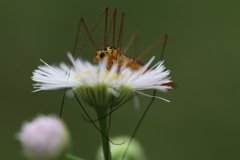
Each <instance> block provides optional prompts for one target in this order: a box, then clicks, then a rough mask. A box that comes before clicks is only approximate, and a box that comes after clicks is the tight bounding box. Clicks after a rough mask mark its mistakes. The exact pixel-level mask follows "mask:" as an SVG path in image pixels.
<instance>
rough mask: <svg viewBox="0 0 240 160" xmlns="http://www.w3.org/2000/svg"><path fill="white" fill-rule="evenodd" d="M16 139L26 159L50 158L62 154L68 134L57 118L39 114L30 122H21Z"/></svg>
mask: <svg viewBox="0 0 240 160" xmlns="http://www.w3.org/2000/svg"><path fill="white" fill-rule="evenodd" d="M17 139H18V140H19V141H20V142H21V145H22V148H23V151H24V154H25V156H26V157H27V158H28V159H31V160H49V159H51V160H52V159H58V158H59V156H60V155H61V154H63V152H64V151H65V150H66V148H67V147H68V144H69V140H70V136H69V133H68V130H67V128H66V127H65V124H64V123H63V122H62V121H61V120H60V119H59V118H57V117H56V116H53V115H50V116H44V115H40V116H38V117H36V118H35V119H34V120H33V121H32V122H27V123H24V124H23V126H22V128H21V131H20V132H19V133H18V134H17Z"/></svg>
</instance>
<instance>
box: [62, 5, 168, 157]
mask: <svg viewBox="0 0 240 160" xmlns="http://www.w3.org/2000/svg"><path fill="white" fill-rule="evenodd" d="M116 13H117V10H116V9H114V11H113V15H112V19H111V22H110V24H108V8H107V7H106V8H105V9H104V10H103V12H102V13H101V15H100V16H99V18H98V20H97V21H96V23H95V25H94V27H93V28H92V30H91V31H89V30H88V27H87V26H86V24H85V21H84V20H83V18H81V19H80V21H79V25H78V29H77V36H76V40H75V44H74V49H73V52H72V53H74V52H75V50H76V46H77V43H78V37H79V36H78V35H79V31H80V26H81V25H83V27H84V29H85V31H86V33H87V36H88V37H87V39H86V41H85V42H84V43H83V45H82V47H81V48H80V50H79V52H78V53H77V55H76V56H75V59H76V58H77V57H78V56H79V55H80V54H81V52H82V50H83V49H84V47H85V46H86V44H87V43H88V41H91V43H92V44H93V47H94V49H95V54H96V55H95V57H94V59H93V61H94V62H98V61H101V60H103V59H104V58H105V57H108V60H107V69H109V70H110V69H111V68H112V66H113V64H114V63H117V64H118V66H119V70H120V69H121V67H122V66H123V64H126V66H127V67H129V68H131V69H132V70H138V69H140V68H142V67H143V66H144V64H142V63H140V62H139V59H140V58H142V57H143V56H144V55H145V54H147V53H148V52H149V51H150V50H151V49H153V48H154V47H155V46H156V45H158V44H159V43H160V42H162V41H163V47H162V51H161V56H160V60H162V59H163V53H164V49H165V46H166V41H167V37H168V35H167V34H165V35H163V36H162V37H161V38H159V39H158V40H157V41H156V42H155V43H153V44H152V45H151V46H150V47H149V48H148V49H146V50H145V51H144V52H143V53H142V54H141V55H140V56H138V57H137V58H135V59H134V58H131V57H130V56H128V55H127V54H126V52H127V50H128V48H129V46H130V45H131V43H132V41H133V40H134V39H135V38H136V36H137V35H138V33H136V32H135V33H134V34H133V36H132V37H131V38H130V40H129V42H128V44H127V47H126V48H125V49H123V50H121V49H120V48H121V47H120V45H121V42H122V32H123V23H124V17H125V14H124V13H123V14H122V16H121V21H120V27H119V28H120V29H119V32H118V37H117V43H116V44H115V35H116ZM104 15H105V21H104V22H105V23H104V34H103V35H104V36H103V47H102V48H103V49H102V50H99V49H98V47H97V46H96V44H95V42H94V40H93V38H92V34H93V32H94V30H95V28H96V27H97V25H98V24H99V21H100V20H101V19H102V17H103V16H104ZM110 35H111V42H110V44H107V43H108V41H109V36H110ZM147 71H148V69H147V70H146V72H147ZM163 85H167V86H173V84H172V82H170V83H166V84H163ZM155 95H156V90H154V92H153V95H152V97H153V98H152V99H151V101H150V103H149V105H148V106H147V108H146V110H145V112H144V114H143V115H142V117H141V119H140V121H139V122H138V124H137V127H136V128H135V130H134V132H133V134H132V139H133V137H134V136H135V134H136V132H137V130H138V128H139V126H140V124H141V122H142V120H143V119H144V117H145V116H146V114H147V112H148V110H149V109H150V107H151V105H152V103H153V101H154V99H155ZM63 101H64V100H63ZM111 113H112V111H111V112H110V113H109V114H108V115H110V116H111ZM103 118H105V117H103ZM99 120H100V119H99ZM91 122H92V123H93V121H92V120H91ZM132 139H131V140H132ZM130 144H131V141H130V142H129V144H128V147H129V146H130ZM128 147H127V149H126V151H125V153H124V155H123V157H124V156H125V154H126V152H127V150H128Z"/></svg>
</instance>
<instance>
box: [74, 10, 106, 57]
mask: <svg viewBox="0 0 240 160" xmlns="http://www.w3.org/2000/svg"><path fill="white" fill-rule="evenodd" d="M104 13H105V14H106V17H107V15H108V7H106V8H105V9H104V10H103V12H102V13H101V15H100V16H99V18H98V20H97V22H96V23H95V25H94V27H93V28H92V30H91V32H89V31H88V28H87V26H86V24H85V22H84V20H83V18H81V19H80V23H82V24H83V26H84V28H85V31H86V32H87V34H88V37H87V39H86V41H85V42H84V44H83V46H82V47H81V49H80V51H79V52H78V54H77V56H76V57H75V58H77V57H78V56H79V55H80V53H81V52H82V50H83V48H84V47H85V45H86V44H87V42H88V40H89V39H90V40H91V42H92V44H93V46H94V48H95V50H96V51H97V50H98V48H97V46H96V45H95V43H94V41H93V39H92V33H93V31H94V30H95V28H96V27H97V25H98V23H99V21H100V20H101V18H102V16H103V15H104ZM105 23H106V20H105Z"/></svg>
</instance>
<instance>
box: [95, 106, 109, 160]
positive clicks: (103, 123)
mask: <svg viewBox="0 0 240 160" xmlns="http://www.w3.org/2000/svg"><path fill="white" fill-rule="evenodd" d="M95 110H96V112H97V116H98V118H101V117H104V116H105V115H107V114H108V111H109V108H107V107H106V108H103V107H96V108H95ZM108 121H109V118H108V116H107V117H105V118H103V119H101V120H99V121H98V122H99V127H100V130H101V132H102V133H103V134H104V135H103V134H101V140H102V148H103V155H104V159H105V160H112V156H111V151H110V144H109V140H108V139H107V137H108V136H109V133H108V128H109V126H108V124H109V123H108ZM106 136H107V137H106Z"/></svg>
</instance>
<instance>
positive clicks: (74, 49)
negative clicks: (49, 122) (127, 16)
mask: <svg viewBox="0 0 240 160" xmlns="http://www.w3.org/2000/svg"><path fill="white" fill-rule="evenodd" d="M104 13H105V14H106V17H105V30H106V29H107V28H106V27H107V17H108V7H106V8H104V10H103V11H102V13H101V15H100V17H99V18H98V20H97V21H96V23H95V25H94V27H93V29H92V30H91V32H89V31H88V29H87V27H86V24H85V22H84V20H83V18H81V19H80V20H79V22H78V28H77V33H76V38H75V42H74V47H73V51H72V55H74V53H75V51H76V47H77V43H78V38H79V32H80V26H81V24H83V25H84V28H85V30H86V32H87V34H88V37H87V39H86V41H85V42H84V44H83V46H82V47H81V49H80V51H79V52H78V54H77V56H76V57H75V59H76V58H77V57H78V56H79V55H80V53H81V52H82V50H83V48H84V47H85V45H86V44H87V42H88V40H89V39H90V40H91V42H92V44H93V46H94V48H95V50H98V49H97V47H96V45H95V43H94V41H93V39H92V37H91V35H92V33H93V31H94V30H95V28H96V26H97V25H98V23H99V21H100V20H101V18H102V16H103V15H104ZM105 34H106V33H105ZM105 39H106V36H105ZM70 69H71V65H70V67H69V70H70ZM66 90H67V89H66V88H65V90H64V94H63V98H62V103H61V109H60V114H59V116H60V117H61V116H62V111H63V106H64V101H65V95H66Z"/></svg>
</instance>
